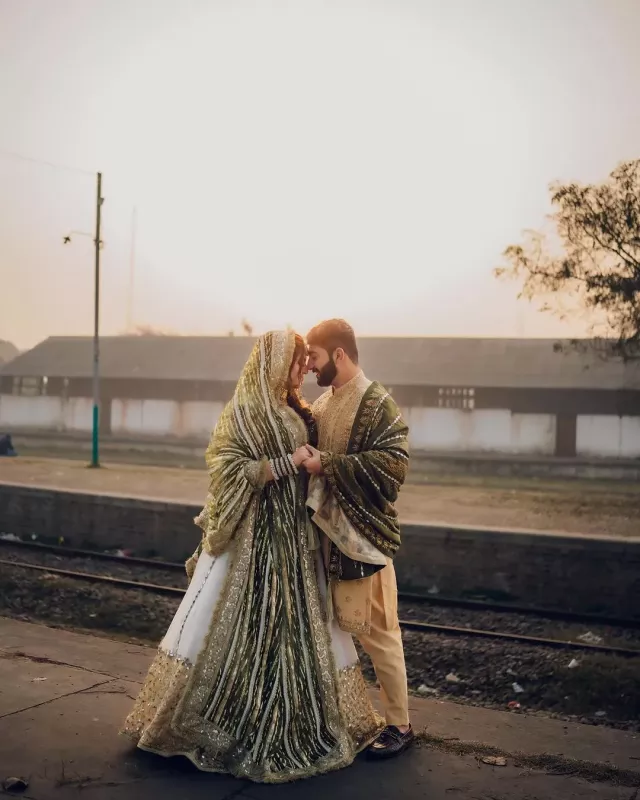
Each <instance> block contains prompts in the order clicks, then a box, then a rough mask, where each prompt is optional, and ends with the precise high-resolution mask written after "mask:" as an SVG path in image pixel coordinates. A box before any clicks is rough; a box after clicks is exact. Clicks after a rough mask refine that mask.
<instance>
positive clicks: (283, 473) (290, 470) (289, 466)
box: [269, 453, 298, 481]
mask: <svg viewBox="0 0 640 800" xmlns="http://www.w3.org/2000/svg"><path fill="white" fill-rule="evenodd" d="M269 466H270V467H271V472H272V473H273V477H274V479H275V480H277V481H279V480H280V478H286V477H287V476H288V475H297V474H298V468H297V467H296V465H295V462H294V460H293V455H292V454H291V453H289V454H288V455H286V456H282V457H281V458H271V459H269Z"/></svg>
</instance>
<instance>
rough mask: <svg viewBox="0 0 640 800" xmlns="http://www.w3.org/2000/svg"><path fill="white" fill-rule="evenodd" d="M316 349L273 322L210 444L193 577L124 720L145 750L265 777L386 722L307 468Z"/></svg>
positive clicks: (323, 760)
mask: <svg viewBox="0 0 640 800" xmlns="http://www.w3.org/2000/svg"><path fill="white" fill-rule="evenodd" d="M306 358H307V354H306V348H305V344H304V341H303V340H302V338H301V337H300V336H298V335H296V334H294V333H293V332H284V331H282V332H272V333H267V334H265V335H264V336H262V337H260V339H259V340H258V342H257V343H256V345H255V347H254V349H253V352H252V354H251V356H250V358H249V360H248V361H247V364H246V365H245V367H244V370H243V372H242V376H241V378H240V381H239V382H238V385H237V387H236V391H235V394H234V397H233V399H232V400H231V402H230V403H229V404H228V405H227V407H226V408H225V410H224V411H223V413H222V416H221V417H220V420H219V422H218V424H217V425H216V427H215V430H214V431H213V434H212V437H211V443H210V445H209V448H208V450H207V464H208V467H209V474H210V477H211V483H210V490H209V494H208V496H207V501H206V505H205V507H204V509H203V511H202V512H201V514H200V516H199V517H198V518H197V519H196V522H197V523H198V525H200V527H201V528H202V530H203V537H202V541H201V544H200V545H199V547H198V549H197V550H196V552H195V553H194V555H193V556H192V558H191V559H189V561H188V562H187V573H188V574H189V576H190V577H191V580H190V584H189V588H188V590H187V592H186V594H185V597H184V599H183V601H182V603H181V604H180V607H179V609H178V611H177V613H176V616H175V617H174V619H173V621H172V623H171V625H170V627H169V630H168V631H167V633H166V635H165V637H164V639H163V640H162V642H161V644H160V647H159V650H158V653H157V655H156V658H155V660H154V662H153V664H152V665H151V668H150V670H149V673H148V675H147V677H146V680H145V683H144V685H143V687H142V690H141V692H140V694H139V696H138V698H137V700H136V702H135V705H134V707H133V709H132V711H131V713H130V714H129V716H128V717H127V720H126V722H125V725H124V729H123V732H124V733H126V734H128V735H129V736H131V737H132V738H133V739H134V741H135V742H136V743H137V745H138V747H140V748H142V749H144V750H149V751H151V752H153V753H158V754H160V755H163V756H174V755H183V756H186V757H187V758H189V759H190V760H191V761H192V762H193V763H194V764H195V765H196V766H197V767H198V768H199V769H202V770H206V771H210V772H226V773H231V774H233V775H235V776H237V777H239V778H249V779H251V780H253V781H260V782H265V783H279V782H284V781H290V780H295V779H298V778H306V777H309V776H312V775H318V774H320V773H323V772H328V771H329V770H334V769H339V768H341V767H345V766H348V765H349V764H350V763H351V762H352V761H353V759H354V758H355V755H356V754H357V752H359V751H360V750H361V749H363V748H364V747H366V746H367V745H368V744H369V743H370V742H371V741H372V740H373V739H374V738H375V737H376V736H377V734H378V733H379V732H380V731H381V730H382V728H383V727H384V723H382V721H381V719H380V718H379V717H378V715H377V714H376V712H375V711H374V709H373V707H372V705H371V703H370V700H369V697H368V695H367V691H366V687H365V683H364V679H363V677H362V673H361V671H360V664H359V662H358V657H357V654H356V651H355V648H354V645H353V642H352V639H351V636H350V634H348V633H344V632H343V631H341V630H340V629H339V628H338V626H337V623H336V622H331V623H329V622H327V621H326V614H325V613H324V609H325V602H326V591H327V578H326V575H325V570H324V564H323V561H322V555H321V552H320V549H319V548H318V544H317V542H318V539H317V536H316V534H315V531H314V529H313V526H312V523H311V522H310V521H309V518H308V514H307V511H306V508H305V499H306V486H307V480H306V475H305V472H304V470H303V469H301V470H299V469H298V468H299V467H300V466H301V464H302V462H303V461H304V460H305V459H306V458H307V457H308V451H307V450H306V447H305V445H306V444H307V443H308V442H311V443H312V444H313V443H314V441H315V438H314V437H315V425H314V423H313V418H312V416H311V413H310V411H309V409H308V407H307V406H306V405H305V404H304V402H303V401H302V399H301V396H300V385H301V383H302V379H303V377H304V373H305V371H306Z"/></svg>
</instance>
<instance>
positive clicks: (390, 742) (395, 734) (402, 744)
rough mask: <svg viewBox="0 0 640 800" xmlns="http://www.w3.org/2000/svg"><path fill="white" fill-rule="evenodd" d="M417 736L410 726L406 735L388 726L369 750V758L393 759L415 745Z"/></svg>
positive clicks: (394, 727)
mask: <svg viewBox="0 0 640 800" xmlns="http://www.w3.org/2000/svg"><path fill="white" fill-rule="evenodd" d="M414 739H415V735H414V733H413V728H412V727H411V726H409V730H408V731H407V732H406V733H401V732H400V731H399V730H398V728H396V726H395V725H387V727H386V728H385V729H384V730H383V731H382V733H381V734H380V735H379V736H378V738H377V739H376V740H375V741H374V742H373V743H372V744H370V745H369V747H368V748H367V758H371V759H375V760H380V761H381V760H382V759H384V758H393V757H394V756H399V755H400V753H404V751H405V750H406V749H407V748H409V747H410V746H411V745H412V744H413V740H414Z"/></svg>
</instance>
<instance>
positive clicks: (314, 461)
mask: <svg viewBox="0 0 640 800" xmlns="http://www.w3.org/2000/svg"><path fill="white" fill-rule="evenodd" d="M307 449H308V450H309V451H310V452H311V458H308V459H307V460H306V461H304V462H303V464H302V466H303V467H304V468H305V469H306V470H307V472H308V473H309V475H323V474H324V471H323V469H322V462H321V461H320V451H319V450H316V449H315V447H311V445H307Z"/></svg>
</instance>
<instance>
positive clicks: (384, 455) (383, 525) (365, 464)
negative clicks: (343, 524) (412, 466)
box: [321, 381, 409, 558]
mask: <svg viewBox="0 0 640 800" xmlns="http://www.w3.org/2000/svg"><path fill="white" fill-rule="evenodd" d="M408 433H409V429H408V427H407V425H406V424H405V422H404V420H403V419H402V415H401V414H400V410H399V409H398V406H397V405H396V403H395V402H394V400H393V399H392V398H391V395H390V394H389V393H388V392H387V390H386V389H385V388H384V386H382V385H381V384H379V383H377V382H375V381H374V382H373V383H372V384H371V386H370V387H369V388H368V389H367V391H366V392H365V395H364V397H363V398H362V401H361V402H360V407H359V409H358V412H357V414H356V418H355V420H354V423H353V427H352V429H351V436H350V438H349V447H348V449H347V453H346V455H336V454H334V453H322V455H321V459H322V467H323V470H324V473H325V476H326V479H327V481H328V483H329V486H330V487H331V490H332V491H333V493H334V496H335V497H336V499H337V500H338V503H339V504H340V507H341V508H342V510H343V511H344V513H345V514H346V516H347V518H348V520H349V521H350V522H351V524H352V525H353V526H354V528H355V529H356V530H357V531H359V532H360V533H361V534H362V535H363V536H365V537H366V538H367V539H368V540H369V541H370V542H371V543H372V544H373V545H375V547H377V548H378V550H380V551H381V552H382V553H384V554H385V555H386V556H389V557H391V558H393V556H394V555H395V554H396V552H397V550H398V547H399V546H400V524H399V522H398V513H397V511H396V509H395V506H394V503H395V502H396V500H397V498H398V492H399V491H400V487H401V486H402V484H403V483H404V480H405V478H406V474H407V468H408V465H409V443H408Z"/></svg>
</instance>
